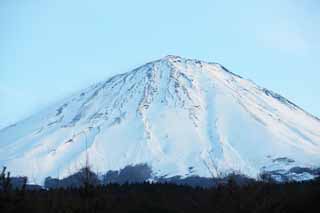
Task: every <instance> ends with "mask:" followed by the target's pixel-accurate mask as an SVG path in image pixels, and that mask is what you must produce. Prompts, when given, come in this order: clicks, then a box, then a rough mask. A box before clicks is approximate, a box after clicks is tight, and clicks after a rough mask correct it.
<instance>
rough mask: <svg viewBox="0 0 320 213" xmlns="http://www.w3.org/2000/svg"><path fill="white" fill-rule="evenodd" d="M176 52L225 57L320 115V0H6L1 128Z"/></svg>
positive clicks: (0, 14)
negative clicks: (93, 85)
mask: <svg viewBox="0 0 320 213" xmlns="http://www.w3.org/2000/svg"><path fill="white" fill-rule="evenodd" d="M168 54H172V55H180V56H183V57H188V58H197V59H201V60H206V61H211V62H218V63H221V64H222V65H224V66H225V67H227V68H228V69H229V70H231V71H232V72H234V73H237V74H239V75H241V76H243V77H244V78H248V79H251V80H253V81H255V82H256V83H257V84H259V85H260V86H263V87H266V88H268V89H271V90H274V91H275V92H278V93H280V94H282V95H284V96H285V97H287V98H288V99H290V100H291V101H293V102H295V103H296V104H298V105H299V106H301V107H302V108H304V109H306V110H307V111H308V112H310V113H312V114H314V115H316V116H318V117H320V1H319V0H268V1H257V0H247V1H246V0H243V1H238V0H219V1H217V0H193V1H191V0H190V1H189V0H161V1H151V0H134V1H133V0H126V1H123V0H114V1H108V0H42V1H39V0H1V1H0V128H1V127H4V126H6V125H8V124H11V123H13V122H15V121H17V120H20V119H22V118H25V117H26V116H28V115H31V114H32V113H35V112H36V111H38V110H40V109H41V108H43V107H45V106H47V105H49V104H50V103H53V102H55V101H57V100H59V99H61V98H63V97H65V96H68V95H69V94H71V93H72V92H75V91H77V90H79V89H82V88H84V87H87V86H89V85H90V84H92V83H95V82H98V81H101V80H104V79H106V78H108V77H109V76H112V75H113V74H117V73H123V72H126V71H130V70H131V69H133V68H135V67H136V66H139V65H142V64H144V63H146V62H148V61H150V60H154V59H158V58H161V57H163V56H165V55H168Z"/></svg>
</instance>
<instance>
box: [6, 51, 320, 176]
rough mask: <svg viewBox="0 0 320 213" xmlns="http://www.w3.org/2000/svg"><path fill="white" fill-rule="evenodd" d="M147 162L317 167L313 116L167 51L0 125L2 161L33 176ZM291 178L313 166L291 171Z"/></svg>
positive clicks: (319, 138)
mask: <svg viewBox="0 0 320 213" xmlns="http://www.w3.org/2000/svg"><path fill="white" fill-rule="evenodd" d="M86 156H88V159H89V162H90V165H91V167H92V169H93V170H94V171H97V172H99V173H101V172H102V173H105V172H107V171H109V170H119V169H122V168H124V167H126V166H128V165H138V164H147V165H148V166H150V168H151V169H152V172H153V175H154V176H155V177H156V176H157V177H163V176H166V177H172V176H177V175H179V176H181V177H189V176H200V177H221V176H224V175H226V174H228V173H231V172H239V173H242V174H244V175H247V176H249V177H253V178H256V177H257V176H258V174H260V173H261V172H268V171H270V172H272V171H277V172H280V173H286V172H288V171H290V170H292V169H293V168H316V167H319V166H320V120H319V119H318V118H316V117H314V116H312V115H311V114H309V113H307V112H305V111H304V110H302V109H301V108H299V107H298V106H297V105H295V104H294V103H292V102H290V101H289V100H287V99H285V98H284V97H282V96H280V95H278V94H276V93H274V92H272V91H270V90H267V89H264V88H262V87H259V86H257V85H256V84H255V83H253V82H251V81H249V80H246V79H243V78H242V77H240V76H238V75H236V74H233V73H231V72H229V71H228V70H227V69H225V68H224V67H223V66H221V65H219V64H217V63H207V62H203V61H199V60H193V59H185V58H181V57H178V56H166V57H164V58H162V59H160V60H156V61H153V62H150V63H147V64H145V65H143V66H141V67H139V68H136V69H134V70H133V71H131V72H128V73H124V74H120V75H116V76H114V77H112V78H110V79H109V80H107V81H104V82H100V83H98V84H96V85H93V86H91V87H89V88H86V89H84V90H82V91H80V92H78V93H76V94H74V95H72V96H71V97H68V98H66V99H64V100H62V101H60V102H59V103H57V104H55V105H52V106H51V107H49V108H47V109H45V110H43V111H41V112H39V113H37V114H35V115H33V116H31V117H29V118H28V119H25V120H23V121H21V122H18V123H16V124H14V125H12V126H9V127H7V128H4V129H2V130H0V166H1V165H5V166H7V167H8V168H9V170H10V171H11V172H12V173H13V175H25V176H28V177H29V179H30V180H32V181H34V182H43V181H44V179H45V178H46V177H48V176H52V177H57V176H59V177H66V176H68V175H70V174H72V173H74V172H76V171H78V170H79V169H80V168H81V167H82V166H83V165H84V163H85V161H86ZM295 175H296V176H295V178H296V179H308V178H312V174H310V173H307V172H303V173H299V174H298V173H296V174H295Z"/></svg>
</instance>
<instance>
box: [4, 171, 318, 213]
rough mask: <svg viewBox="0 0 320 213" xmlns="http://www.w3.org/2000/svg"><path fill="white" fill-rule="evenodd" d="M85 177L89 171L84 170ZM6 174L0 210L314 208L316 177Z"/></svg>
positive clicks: (224, 212)
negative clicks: (210, 180) (178, 180)
mask: <svg viewBox="0 0 320 213" xmlns="http://www.w3.org/2000/svg"><path fill="white" fill-rule="evenodd" d="M84 174H87V176H86V177H89V175H88V174H89V172H87V173H86V172H85V173H84ZM10 182H11V179H10V174H9V173H2V174H1V177H0V212H1V213H5V212H12V213H13V212H34V213H51V212H52V213H53V212H54V213H57V212H61V213H62V212H65V213H68V212H70V213H71V212H78V213H82V212H117V213H122V212H137V213H138V212H139V213H144V212H146V213H147V212H155V213H157V212H159V213H160V212H161V213H162V212H163V213H165V212H167V213H169V212H172V213H180V212H181V213H182V212H184V213H188V212H202V213H205V212H211V213H212V212H219V213H231V212H238V213H241V212H243V213H248V212H255V213H258V212H264V213H270V212H301V213H302V212H319V210H320V202H319V201H320V178H319V177H318V178H316V179H314V180H310V181H304V182H285V183H277V182H274V181H272V180H268V179H266V180H259V181H247V182H245V183H241V184H239V182H237V181H236V180H235V179H234V178H233V177H230V178H229V179H228V180H227V181H226V182H223V183H219V184H215V185H214V186H212V187H206V188H203V187H192V186H188V185H183V184H180V185H178V184H174V183H166V182H161V183H150V182H140V183H122V184H118V183H108V184H105V185H100V184H99V185H96V184H92V182H90V181H89V179H87V178H84V179H83V185H82V186H80V187H60V188H37V187H30V186H28V185H27V184H26V182H24V184H22V186H21V187H12V184H11V183H10Z"/></svg>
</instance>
